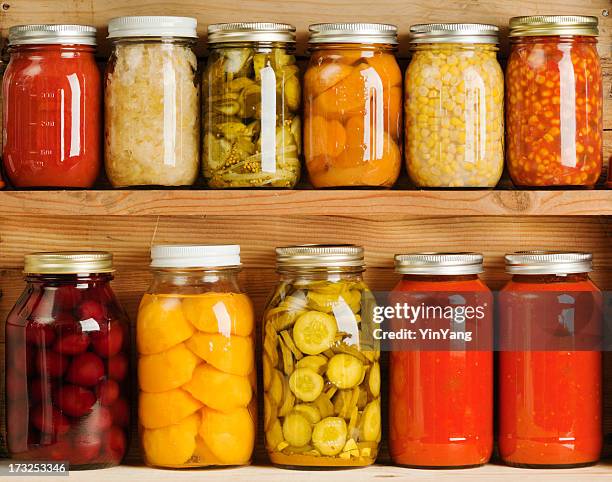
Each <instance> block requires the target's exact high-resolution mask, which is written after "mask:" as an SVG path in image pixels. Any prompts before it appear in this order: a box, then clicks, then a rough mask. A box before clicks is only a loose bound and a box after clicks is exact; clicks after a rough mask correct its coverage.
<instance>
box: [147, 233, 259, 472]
mask: <svg viewBox="0 0 612 482" xmlns="http://www.w3.org/2000/svg"><path fill="white" fill-rule="evenodd" d="M151 258H152V262H151V267H152V268H153V273H154V279H153V283H152V285H151V287H150V288H149V290H148V291H147V293H146V294H145V295H144V296H143V298H142V301H141V302H140V307H139V309H138V322H137V326H136V334H137V336H136V342H137V347H138V384H139V402H138V421H139V430H140V437H141V445H142V450H143V457H144V460H145V463H146V464H147V465H151V466H155V467H166V468H190V467H191V468H193V467H207V466H228V465H246V464H248V463H250V460H251V454H252V452H253V445H254V442H255V427H256V424H255V420H256V416H257V404H256V399H255V397H256V395H255V394H256V387H257V382H256V374H255V363H254V351H255V343H254V338H253V336H254V335H253V332H254V325H255V323H254V316H253V305H252V304H251V300H250V299H249V297H248V296H247V295H246V294H244V292H243V291H242V290H241V288H240V286H239V284H238V279H237V276H238V272H239V271H240V247H239V246H190V245H185V246H180V245H168V246H154V247H153V248H152V249H151Z"/></svg>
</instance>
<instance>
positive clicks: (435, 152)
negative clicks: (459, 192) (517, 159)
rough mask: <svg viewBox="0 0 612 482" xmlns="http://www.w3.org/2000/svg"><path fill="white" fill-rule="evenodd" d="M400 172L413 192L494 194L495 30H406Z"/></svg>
mask: <svg viewBox="0 0 612 482" xmlns="http://www.w3.org/2000/svg"><path fill="white" fill-rule="evenodd" d="M410 31H411V36H412V38H411V46H412V51H413V55H412V60H411V62H410V65H409V66H408V69H407V71H406V83H405V85H406V87H405V91H406V92H405V97H406V101H405V123H406V165H407V168H408V174H409V175H410V178H411V179H412V181H413V182H414V183H415V184H416V185H417V186H418V187H431V188H460V187H494V186H495V185H496V184H497V182H498V181H499V179H500V177H501V175H502V171H503V167H504V75H503V72H502V69H501V67H500V65H499V63H498V61H497V57H496V56H497V43H498V28H497V27H496V26H495V25H480V24H427V25H414V26H412V27H411V28H410Z"/></svg>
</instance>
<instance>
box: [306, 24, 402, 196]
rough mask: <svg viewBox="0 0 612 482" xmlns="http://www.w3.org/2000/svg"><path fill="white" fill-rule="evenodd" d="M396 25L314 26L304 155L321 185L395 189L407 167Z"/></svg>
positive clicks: (315, 181)
mask: <svg viewBox="0 0 612 482" xmlns="http://www.w3.org/2000/svg"><path fill="white" fill-rule="evenodd" d="M397 43H398V41H397V27H395V26H394V25H386V24H376V23H326V24H316V25H311V26H310V50H311V51H312V55H311V57H310V63H309V64H308V69H307V70H306V74H305V76H304V151H305V154H306V167H307V169H308V175H309V177H310V182H311V183H312V184H313V186H314V187H348V186H355V187H357V186H359V187H391V186H392V185H393V184H394V183H395V181H396V180H397V178H398V176H399V172H400V167H401V162H402V161H401V158H402V155H401V139H400V137H401V131H402V127H401V126H402V114H401V111H402V74H401V71H400V68H399V65H398V64H397V60H396V59H395V55H394V51H395V49H396V47H397Z"/></svg>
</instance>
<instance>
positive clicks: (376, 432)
mask: <svg viewBox="0 0 612 482" xmlns="http://www.w3.org/2000/svg"><path fill="white" fill-rule="evenodd" d="M379 437H380V401H379V400H374V401H372V402H370V403H368V405H367V406H366V408H365V409H364V410H363V414H362V415H361V433H360V437H359V439H360V440H363V441H365V442H378V440H379Z"/></svg>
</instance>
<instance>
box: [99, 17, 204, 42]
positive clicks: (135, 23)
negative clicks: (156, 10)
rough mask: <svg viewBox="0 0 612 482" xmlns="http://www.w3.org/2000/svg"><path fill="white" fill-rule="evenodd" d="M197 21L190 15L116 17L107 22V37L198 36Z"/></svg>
mask: <svg viewBox="0 0 612 482" xmlns="http://www.w3.org/2000/svg"><path fill="white" fill-rule="evenodd" d="M197 26H198V21H197V19H195V18H191V17H161V16H134V17H117V18H113V19H112V20H111V21H110V22H109V23H108V38H110V39H116V38H124V37H179V38H198V33H197V31H196V28H197Z"/></svg>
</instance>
